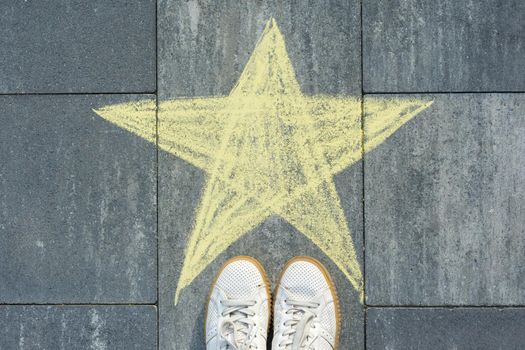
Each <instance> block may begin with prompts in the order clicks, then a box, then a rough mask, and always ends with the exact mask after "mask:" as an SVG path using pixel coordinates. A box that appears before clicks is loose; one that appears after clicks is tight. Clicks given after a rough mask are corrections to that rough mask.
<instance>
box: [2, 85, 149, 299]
mask: <svg viewBox="0 0 525 350" xmlns="http://www.w3.org/2000/svg"><path fill="white" fill-rule="evenodd" d="M145 98H153V96H151V95H149V96H148V95H133V96H131V95H119V96H114V95H113V96H111V95H105V96H100V95H89V96H66V95H63V96H1V97H0V120H1V121H2V122H1V123H2V127H1V128H0V164H1V167H0V266H1V268H0V303H92V302H96V303H113V302H125V303H128V302H129V303H131V302H155V300H156V161H155V157H156V150H155V145H152V144H150V143H147V142H145V141H143V140H142V139H140V138H138V137H137V136H134V135H132V134H131V133H129V132H127V131H125V130H122V129H120V128H118V127H116V126H114V125H112V124H110V123H109V122H107V121H105V120H103V119H102V118H100V117H99V116H98V115H97V114H95V113H94V112H93V111H92V109H93V108H99V107H102V106H105V105H107V104H113V103H118V102H124V101H133V100H138V99H145Z"/></svg>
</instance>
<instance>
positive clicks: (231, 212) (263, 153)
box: [96, 19, 430, 303]
mask: <svg viewBox="0 0 525 350" xmlns="http://www.w3.org/2000/svg"><path fill="white" fill-rule="evenodd" d="M365 102H366V103H365V129H366V138H365V145H364V149H365V150H366V151H369V150H371V149H373V148H374V147H376V146H377V145H379V144H380V143H381V142H383V141H384V140H385V139H386V138H387V137H389V136H390V135H391V134H392V133H393V132H395V131H396V130H397V129H398V128H399V127H400V126H401V125H403V124H404V123H406V122H407V121H409V120H410V119H411V118H413V117H414V116H415V115H416V114H417V113H419V112H421V111H422V110H424V109H425V108H427V107H428V106H429V104H430V102H429V101H422V100H413V99H410V100H408V99H406V100H402V99H401V100H400V99H381V98H377V99H372V98H371V99H368V98H367V99H366V101H365ZM142 108H143V112H144V114H142V115H141V112H140V110H138V109H140V108H137V105H136V104H135V105H134V104H119V105H115V106H108V107H104V108H102V109H100V110H97V111H96V112H97V113H98V114H99V115H101V116H102V117H103V118H105V119H107V120H109V121H111V122H112V123H115V124H117V125H119V126H121V127H123V128H125V129H127V130H129V131H131V132H133V133H135V134H137V135H139V136H141V137H143V138H145V139H147V140H149V141H151V142H154V141H155V137H154V134H153V135H152V134H151V130H150V127H151V123H152V121H151V120H150V118H151V117H150V116H149V115H147V112H149V111H150V109H151V106H150V105H149V104H146V103H145V104H144V105H143V106H142ZM158 117H159V140H158V142H159V147H160V148H161V149H163V150H165V151H167V152H169V153H171V154H174V155H176V156H178V157H180V158H182V159H185V160H186V161H188V162H190V163H191V164H193V165H195V166H197V167H199V168H201V169H203V170H204V171H206V173H207V175H208V176H207V182H206V185H205V188H204V190H203V195H202V200H201V203H200V205H199V207H198V208H197V212H196V217H195V224H194V227H193V228H192V232H191V233H190V235H189V239H188V242H187V247H186V251H185V258H184V263H183V267H182V270H181V273H180V277H179V282H178V285H177V291H176V296H175V303H176V302H177V300H178V297H179V294H180V292H181V290H182V289H184V288H185V287H186V286H188V285H189V284H190V283H191V282H192V281H193V280H194V279H195V277H196V276H197V275H199V274H200V273H201V272H202V270H204V269H205V268H206V266H208V265H209V264H210V263H211V262H212V261H213V260H214V259H215V258H216V257H217V256H218V255H219V254H221V253H222V252H224V251H225V250H226V249H227V248H228V247H229V246H230V245H231V244H232V243H233V242H235V241H236V240H237V239H239V238H240V237H241V236H242V235H244V234H246V233H247V232H249V231H250V230H251V229H253V228H254V227H256V226H257V225H259V224H260V223H261V222H263V221H264V220H265V219H266V218H268V217H269V216H270V215H272V214H277V215H280V216H281V217H282V218H284V219H285V220H287V221H288V222H290V223H291V224H292V225H294V226H295V227H296V228H297V229H298V230H299V231H301V232H302V233H303V234H304V235H305V236H306V237H308V238H309V239H310V240H311V241H312V242H313V243H314V244H316V245H317V246H318V247H319V248H320V249H321V250H322V251H323V252H324V253H325V254H326V255H327V256H329V257H330V258H331V259H332V260H333V261H334V263H335V264H336V265H337V266H338V267H339V268H340V269H341V271H342V272H343V273H344V274H345V276H346V277H347V278H348V280H349V281H350V283H351V284H352V286H353V287H354V288H355V289H356V290H357V291H358V292H359V293H360V296H361V301H362V300H363V278H362V274H361V269H360V266H359V263H358V259H357V255H356V251H355V247H354V243H353V241H352V235H351V233H350V230H349V228H348V223H347V221H346V218H345V215H344V211H343V209H342V206H341V201H340V200H339V196H338V194H337V190H336V188H335V184H334V182H333V179H332V178H333V175H334V174H336V173H338V172H340V171H342V170H343V169H345V168H347V167H348V166H350V165H352V164H354V163H355V162H357V161H359V160H360V159H361V158H362V154H363V147H362V144H361V139H362V138H361V135H362V125H361V100H360V99H359V98H355V97H334V96H322V95H318V96H306V95H303V94H302V93H301V91H300V87H299V83H298V82H297V80H296V78H295V73H294V70H293V67H292V64H291V62H290V59H289V57H288V53H287V51H286V46H285V43H284V38H283V36H282V34H281V32H280V30H279V28H278V27H277V24H276V23H275V20H273V19H270V21H269V22H268V24H267V25H266V28H265V29H264V32H263V34H262V37H261V39H260V41H259V42H258V44H257V46H256V48H255V50H254V52H253V54H252V56H251V58H250V59H249V61H248V63H247V64H246V67H245V68H244V71H243V73H242V74H241V76H240V78H239V81H238V82H237V84H236V85H235V87H234V88H233V90H232V91H231V93H230V94H229V95H228V96H223V97H199V98H186V99H175V100H169V101H164V102H160V104H159V113H158ZM153 123H154V120H153Z"/></svg>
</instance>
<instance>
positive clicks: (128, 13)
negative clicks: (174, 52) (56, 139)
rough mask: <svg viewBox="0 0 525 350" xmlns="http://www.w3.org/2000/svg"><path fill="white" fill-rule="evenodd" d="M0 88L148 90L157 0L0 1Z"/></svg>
mask: <svg viewBox="0 0 525 350" xmlns="http://www.w3.org/2000/svg"><path fill="white" fill-rule="evenodd" d="M0 47H1V48H2V49H1V50H0V93H20V92H46V93H49V92H153V91H154V90H155V1H154V0H138V1H124V0H116V1H104V0H90V1H82V0H74V1H69V0H55V1H22V0H14V1H2V3H1V4H0Z"/></svg>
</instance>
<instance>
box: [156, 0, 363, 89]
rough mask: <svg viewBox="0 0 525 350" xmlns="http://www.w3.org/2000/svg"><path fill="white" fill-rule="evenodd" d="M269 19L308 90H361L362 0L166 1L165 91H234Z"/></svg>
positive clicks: (161, 79)
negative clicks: (360, 1) (279, 32)
mask: <svg viewBox="0 0 525 350" xmlns="http://www.w3.org/2000/svg"><path fill="white" fill-rule="evenodd" d="M270 17H274V18H275V19H276V21H277V23H278V25H279V27H280V28H281V30H282V32H283V34H284V38H285V40H286V47H287V49H288V53H289V54H290V58H291V60H292V64H293V66H294V69H295V71H296V73H297V79H298V80H299V83H300V85H301V89H302V91H303V92H304V93H307V94H313V93H327V94H355V93H358V92H360V91H361V81H360V78H361V67H360V65H361V57H360V56H361V55H360V29H359V26H360V22H359V1H357V0H336V1H330V3H328V4H327V3H326V2H325V1H321V0H315V1H309V2H304V1H280V0H272V1H245V0H243V1H196V0H194V1H175V0H159V18H158V31H159V35H158V40H159V75H158V85H159V97H160V98H161V99H164V98H167V97H171V96H209V95H228V94H229V92H230V90H231V89H232V87H233V86H234V84H235V83H236V81H237V79H238V78H239V75H240V73H241V71H242V69H243V68H244V65H245V64H246V62H247V61H248V58H249V57H250V55H251V53H252V51H253V49H254V47H255V45H256V43H257V41H258V40H259V37H260V35H261V33H262V31H263V29H264V26H265V24H266V22H267V21H268V20H269V19H270ZM328 38H329V39H328Z"/></svg>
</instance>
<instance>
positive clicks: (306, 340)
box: [279, 299, 320, 350]
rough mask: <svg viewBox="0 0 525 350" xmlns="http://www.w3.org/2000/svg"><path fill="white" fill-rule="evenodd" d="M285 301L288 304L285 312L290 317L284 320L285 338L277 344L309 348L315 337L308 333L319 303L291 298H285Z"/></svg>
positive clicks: (294, 348)
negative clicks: (290, 317) (290, 316)
mask: <svg viewBox="0 0 525 350" xmlns="http://www.w3.org/2000/svg"><path fill="white" fill-rule="evenodd" d="M285 303H286V304H287V305H288V306H290V309H288V310H287V311H286V313H287V314H291V315H292V319H290V320H287V321H285V322H284V326H285V327H286V329H285V330H284V332H283V335H284V336H285V337H286V339H285V340H284V341H282V342H281V343H280V344H279V346H280V347H281V346H282V347H284V348H286V349H290V350H300V349H310V346H311V345H312V343H313V342H314V341H315V339H316V338H317V337H314V336H312V335H311V334H310V330H311V327H312V322H313V321H314V319H315V318H316V317H317V313H316V312H317V308H318V307H319V305H320V304H319V303H317V302H312V301H300V300H292V299H287V300H285Z"/></svg>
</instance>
